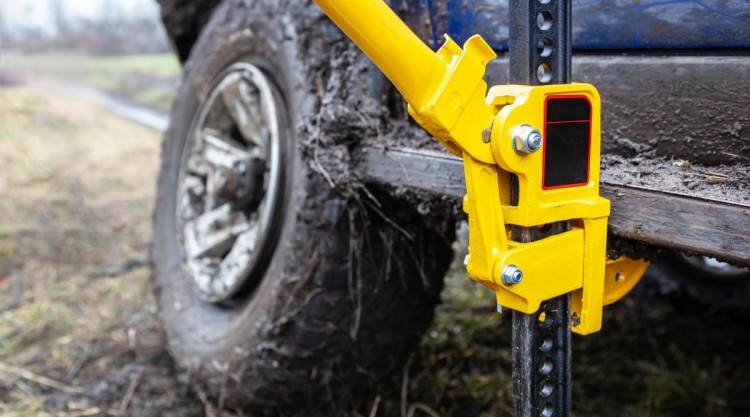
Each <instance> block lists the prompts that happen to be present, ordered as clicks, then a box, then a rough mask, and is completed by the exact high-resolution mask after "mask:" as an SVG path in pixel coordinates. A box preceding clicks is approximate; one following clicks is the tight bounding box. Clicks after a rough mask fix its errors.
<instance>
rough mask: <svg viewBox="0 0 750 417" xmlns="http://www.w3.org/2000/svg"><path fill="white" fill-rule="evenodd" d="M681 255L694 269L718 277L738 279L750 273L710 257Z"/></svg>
mask: <svg viewBox="0 0 750 417" xmlns="http://www.w3.org/2000/svg"><path fill="white" fill-rule="evenodd" d="M679 255H680V257H682V259H684V260H685V261H686V262H687V263H689V264H690V265H692V266H693V267H695V268H698V269H699V270H701V271H703V272H707V273H709V274H711V275H714V276H717V277H737V276H741V275H746V274H747V273H748V270H747V269H746V268H738V267H736V266H734V265H732V264H728V263H726V262H721V261H719V260H717V259H715V258H711V257H708V256H700V255H697V256H691V255H686V254H684V253H681V252H680V253H679Z"/></svg>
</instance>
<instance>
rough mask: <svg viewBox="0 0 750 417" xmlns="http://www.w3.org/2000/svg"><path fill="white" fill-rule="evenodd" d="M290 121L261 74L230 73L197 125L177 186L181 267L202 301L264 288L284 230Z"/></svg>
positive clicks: (235, 69)
mask: <svg viewBox="0 0 750 417" xmlns="http://www.w3.org/2000/svg"><path fill="white" fill-rule="evenodd" d="M288 120H289V119H288V117H287V114H286V108H285V106H284V103H283V100H282V99H281V94H280V93H279V91H278V89H276V88H275V86H274V84H273V83H272V82H271V81H270V80H269V78H268V77H267V76H266V75H265V74H264V72H263V71H261V70H260V69H259V68H258V67H256V66H254V65H251V64H248V63H239V64H235V65H232V66H231V67H229V68H228V69H227V70H226V71H224V72H223V73H222V74H221V75H220V76H219V77H218V81H217V82H216V83H215V84H214V85H213V87H212V88H211V90H210V92H209V94H208V96H207V98H206V99H205V100H204V101H203V103H202V104H201V105H200V107H199V109H198V112H197V116H196V118H195V119H194V121H193V124H192V127H191V130H190V133H189V136H188V139H187V142H186V144H185V149H184V151H183V157H182V160H181V164H180V173H179V179H178V186H177V208H176V211H177V212H176V215H177V216H176V219H177V235H178V236H177V237H178V240H179V242H180V245H179V247H180V249H181V251H182V268H183V270H184V271H185V273H186V274H187V275H188V276H189V277H190V279H191V280H192V286H193V289H194V291H195V292H196V294H197V295H198V296H199V297H200V298H202V299H203V300H206V301H210V302H224V301H228V300H230V299H231V298H233V297H235V296H237V295H238V293H240V292H241V290H243V289H248V288H249V287H250V286H252V285H255V284H257V281H258V280H259V279H260V277H261V276H262V274H263V272H264V269H265V267H266V266H267V262H268V258H269V257H270V254H271V252H272V250H273V247H274V246H275V243H276V236H277V234H278V229H279V228H280V223H281V212H282V210H280V208H281V204H282V201H281V200H282V198H283V195H284V188H285V181H284V177H285V175H284V170H285V167H286V157H287V155H286V153H287V152H285V147H284V146H283V144H284V143H287V142H288V138H287V135H288V131H287V125H288Z"/></svg>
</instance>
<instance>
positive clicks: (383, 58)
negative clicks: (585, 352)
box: [316, 0, 647, 417]
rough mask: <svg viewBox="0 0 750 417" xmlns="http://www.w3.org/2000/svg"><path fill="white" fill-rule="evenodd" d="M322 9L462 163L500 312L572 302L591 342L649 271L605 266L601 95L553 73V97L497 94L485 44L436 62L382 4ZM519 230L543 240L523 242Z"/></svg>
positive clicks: (479, 264)
mask: <svg viewBox="0 0 750 417" xmlns="http://www.w3.org/2000/svg"><path fill="white" fill-rule="evenodd" d="M316 2H317V3H318V5H319V6H320V7H321V8H322V9H323V11H324V12H325V13H326V14H327V15H328V16H329V17H330V18H331V19H332V20H333V21H334V22H335V23H336V24H337V25H338V26H339V27H340V28H341V29H342V30H343V31H344V32H345V33H346V34H347V35H348V36H349V37H350V38H351V39H352V40H353V41H354V42H355V43H356V44H357V45H358V46H359V47H360V48H361V49H362V50H363V51H364V52H365V53H366V54H367V55H368V56H369V57H370V58H371V59H372V60H373V61H374V62H375V64H376V65H377V66H378V67H379V68H380V69H381V70H382V71H383V73H384V74H385V75H386V76H387V77H388V78H389V79H390V80H391V81H392V82H393V84H394V85H395V86H396V88H397V89H398V90H399V91H400V92H401V94H402V95H403V96H404V98H405V99H406V101H407V102H408V104H409V113H410V114H411V115H412V116H413V117H414V119H415V120H416V121H417V122H418V123H419V124H420V125H421V126H422V127H423V128H424V129H426V130H427V131H428V132H429V133H430V134H431V135H433V136H434V137H435V138H436V139H437V140H438V141H440V143H441V144H442V145H443V146H445V148H446V149H448V150H449V151H450V152H452V153H453V154H455V155H457V156H459V157H461V158H463V163H464V172H465V176H466V196H465V197H464V200H463V207H464V211H465V212H466V214H467V215H468V221H469V256H468V257H467V260H466V267H467V270H468V273H469V275H470V276H471V278H472V279H474V280H475V281H477V282H479V283H481V284H482V285H485V286H487V287H489V288H491V289H492V290H493V291H494V292H495V294H496V297H497V303H498V306H502V307H504V308H509V309H511V310H514V311H516V312H520V313H524V314H527V315H530V314H539V313H538V311H539V310H540V305H542V303H543V302H545V301H546V300H550V299H554V298H555V297H559V296H564V295H566V294H570V297H571V298H570V300H571V301H570V317H565V318H564V320H565V321H566V322H569V325H570V327H569V328H570V329H571V330H572V331H573V332H576V333H579V334H583V335H585V334H590V333H593V332H596V331H598V330H600V329H601V323H602V309H603V306H604V305H606V304H609V303H612V302H614V301H616V300H618V299H620V298H621V297H623V296H624V295H625V294H627V293H628V292H629V291H630V290H631V289H632V288H633V287H634V286H635V284H636V283H637V282H638V280H639V279H640V277H641V276H642V275H643V273H644V271H645V269H646V267H647V264H646V263H645V262H644V261H635V260H631V259H628V258H619V259H616V260H610V261H607V259H606V253H605V252H606V239H607V218H608V216H609V209H610V205H609V201H608V200H606V199H604V198H602V197H600V196H599V160H600V150H601V147H600V114H601V112H600V100H599V94H598V93H597V90H596V89H595V88H594V87H593V86H592V85H589V84H581V83H572V84H551V83H549V82H550V81H552V79H551V76H550V74H549V73H548V72H549V71H550V70H551V68H550V66H549V65H548V64H542V65H540V66H539V69H538V71H539V73H538V80H539V81H541V83H542V84H544V83H548V84H547V85H538V86H529V85H498V86H493V87H491V88H489V90H488V89H487V85H486V83H485V82H484V80H483V75H484V72H485V66H486V65H487V63H488V62H489V61H490V60H492V59H494V58H495V57H496V54H495V52H494V51H493V50H492V49H491V48H490V47H489V45H488V44H487V43H486V42H485V41H484V39H482V38H481V37H480V36H473V37H472V38H470V39H469V40H468V41H466V43H465V44H464V46H463V48H462V47H460V46H459V45H457V44H456V43H455V42H454V41H453V40H451V39H450V38H449V37H448V36H446V37H445V43H444V44H443V46H442V47H441V48H440V49H439V50H438V51H437V52H433V51H432V50H431V49H430V48H428V47H427V46H426V45H425V44H424V43H423V42H422V41H421V40H420V39H419V38H418V37H417V36H416V35H415V34H414V33H413V32H412V31H411V30H410V29H409V28H408V27H407V26H406V25H405V24H404V23H403V22H402V21H401V20H400V19H399V18H398V16H397V15H396V14H395V13H394V12H393V11H392V10H391V9H390V8H389V7H388V5H387V4H386V3H385V2H383V1H382V0H356V1H355V0H316ZM515 2H516V4H518V3H522V5H524V4H526V5H528V4H529V2H528V1H526V2H523V1H520V0H515ZM512 3H513V1H512ZM547 3H549V2H547ZM561 3H563V5H565V4H566V3H568V2H567V1H562V2H561ZM513 7H515V6H513V5H512V6H511V9H513ZM526 7H531V9H532V10H533V5H531V6H526ZM561 7H563V6H561ZM564 7H569V5H568V6H564ZM564 12H565V11H564V10H562V11H561V12H560V13H562V14H561V15H560V16H563V19H567V20H568V25H569V19H570V18H569V13H568V15H565V14H564ZM540 13H541V12H540ZM547 17H549V16H548V15H543V16H542V20H544V19H545V18H547ZM511 18H513V15H511ZM542 23H545V22H542ZM550 23H551V22H550ZM563 23H564V22H563ZM545 24H546V23H545ZM541 26H544V25H540V27H541ZM512 27H513V25H511V28H512ZM543 54H544V51H542V56H544V55H543ZM559 54H562V55H565V54H567V55H569V52H567V53H566V52H565V51H562V52H559ZM511 59H512V55H511ZM568 60H569V56H568ZM514 228H516V229H518V228H521V229H522V230H526V231H529V230H532V231H534V233H533V234H535V235H536V236H537V237H536V238H535V239H519V238H516V235H517V234H516V233H514V232H513V230H514ZM553 228H554V229H555V230H556V232H555V233H554V234H552V233H549V232H548V229H553ZM535 318H536V319H537V320H541V321H542V322H544V321H545V320H546V319H548V318H549V317H545V315H544V314H541V315H537V316H535ZM551 343H554V340H553V341H552V342H551ZM514 345H515V344H514ZM542 346H546V345H544V343H543V344H542V345H540V349H541V348H542ZM514 349H515V348H514ZM568 356H569V353H568ZM541 365H544V364H543V363H542V364H541ZM541 365H540V370H539V372H541V371H542V368H543V366H541ZM514 373H515V370H514ZM568 374H569V371H568ZM542 376H544V374H542ZM568 379H569V375H568ZM563 382H564V381H563ZM545 389H546V386H545V385H544V384H542V385H541V388H540V390H541V393H537V395H541V396H542V397H544V395H543V394H545V392H546V391H545ZM566 389H568V390H569V388H566ZM518 395H519V394H518V393H517V394H516V396H518ZM567 395H568V396H569V391H568V394H567ZM516 400H517V401H521V399H519V398H516ZM544 401H545V400H544V399H543V398H542V400H541V403H540V404H541V405H539V404H536V405H533V407H532V408H533V409H531V408H529V409H528V410H526V409H523V408H519V407H516V414H517V415H542V416H546V417H549V415H552V414H551V413H555V412H556V414H555V415H567V414H568V413H569V405H567V406H566V405H565V404H562V405H560V406H559V407H558V406H555V407H554V408H549V409H548V408H546V406H545V404H548V403H545V402H544ZM562 402H565V401H564V400H563V401H562ZM567 402H568V403H569V400H568V401H567ZM566 407H567V411H566ZM548 412H549V413H550V414H549V415H548V414H547V413H548Z"/></svg>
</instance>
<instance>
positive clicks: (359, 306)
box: [152, 0, 451, 416]
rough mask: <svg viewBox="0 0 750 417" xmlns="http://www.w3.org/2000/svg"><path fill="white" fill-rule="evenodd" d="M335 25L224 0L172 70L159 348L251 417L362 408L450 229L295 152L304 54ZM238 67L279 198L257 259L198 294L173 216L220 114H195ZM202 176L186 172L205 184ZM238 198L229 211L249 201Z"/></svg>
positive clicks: (158, 279)
mask: <svg viewBox="0 0 750 417" xmlns="http://www.w3.org/2000/svg"><path fill="white" fill-rule="evenodd" d="M281 3H284V2H281ZM248 4H251V5H248ZM289 10H294V14H290V12H289ZM333 32H335V31H334V30H332V29H331V27H330V26H329V24H328V23H326V22H325V20H324V19H323V18H321V17H320V15H319V12H317V11H315V9H314V8H313V6H311V5H309V4H306V3H305V4H304V5H300V6H299V8H295V7H292V6H290V5H287V4H285V5H283V6H282V5H278V4H277V2H276V1H275V0H273V1H267V2H263V1H257V2H239V1H238V2H236V4H235V3H233V2H225V4H223V5H222V6H220V8H219V9H218V10H217V11H216V13H215V14H214V16H213V17H212V20H211V21H210V22H209V24H208V26H207V28H206V30H205V31H204V32H203V34H202V35H201V38H200V39H199V41H198V43H197V45H196V47H195V49H194V50H193V52H192V53H191V58H190V60H189V61H188V63H187V64H186V66H185V73H184V78H183V84H182V86H181V88H180V91H179V93H178V97H177V99H176V102H175V105H174V108H173V111H172V115H171V126H170V128H169V130H168V132H167V133H166V137H165V141H164V146H163V150H162V161H161V172H160V175H159V182H158V192H157V203H156V208H155V215H154V223H155V224H154V236H153V247H152V261H153V268H154V284H155V293H156V296H157V302H158V306H159V318H160V320H161V322H162V326H163V329H164V332H165V335H166V339H167V342H168V347H169V350H170V352H171V353H172V355H173V357H174V359H175V361H176V362H177V364H178V365H179V367H180V368H182V369H184V370H186V371H187V372H188V373H189V374H190V375H191V377H192V380H193V381H194V382H195V383H196V384H197V385H198V388H199V389H200V390H202V391H203V392H206V393H208V395H209V397H210V398H212V399H213V401H215V403H218V404H221V405H223V406H224V407H227V408H241V409H244V410H246V411H249V412H250V413H252V415H274V416H277V415H285V416H288V415H306V416H312V415H337V414H339V413H340V412H341V411H342V410H347V409H351V408H354V407H358V406H360V405H361V404H363V402H366V401H367V393H368V392H371V389H372V388H373V387H374V386H376V385H377V384H378V383H382V382H383V381H387V380H388V377H389V376H391V375H393V373H394V372H396V371H400V370H401V369H402V366H403V363H404V361H405V359H406V357H407V355H408V354H409V352H410V350H411V349H412V348H413V347H414V346H415V345H416V343H417V342H418V340H419V337H420V336H421V333H422V331H423V330H424V329H425V327H426V326H427V325H428V324H429V322H430V321H431V319H432V316H433V309H434V306H435V304H436V303H437V302H438V299H439V293H440V290H441V288H442V277H443V275H444V272H445V270H446V269H447V267H448V265H449V262H450V259H451V250H450V239H451V237H450V236H445V233H438V232H436V231H433V229H432V228H431V227H429V226H428V225H426V224H425V222H424V219H423V217H422V216H420V215H419V213H417V212H416V211H415V210H414V209H413V208H411V207H410V206H409V205H406V204H405V203H402V202H400V201H398V200H395V199H392V198H390V197H389V196H388V195H387V194H385V193H378V191H377V190H373V191H371V192H370V193H368V201H369V203H367V204H363V203H362V202H356V200H357V194H356V193H354V194H352V193H351V192H347V193H345V195H347V196H348V197H346V198H345V197H342V193H341V190H340V189H338V188H332V187H331V186H330V185H329V184H330V181H329V179H328V180H327V179H326V178H325V177H324V176H323V175H321V173H319V172H318V171H316V170H315V169H313V168H311V167H314V165H315V164H313V162H312V161H308V159H309V158H308V157H306V156H305V155H303V154H309V152H303V151H302V150H301V148H300V143H302V142H304V141H305V139H306V137H305V135H309V134H310V133H309V132H310V131H311V129H309V125H310V123H312V121H313V120H314V118H315V116H316V115H317V114H318V112H319V109H320V106H321V105H320V103H319V100H317V98H316V95H315V93H314V92H315V82H314V81H315V77H316V74H317V76H320V74H321V73H324V74H325V71H321V69H320V68H321V64H320V62H317V63H316V62H311V61H309V60H308V59H307V58H305V56H306V55H305V53H306V51H305V49H306V48H311V45H313V44H315V43H316V42H318V43H319V42H321V41H320V39H321V37H325V36H327V35H326V33H333ZM336 36H340V35H336ZM238 65H239V66H240V67H241V68H245V69H248V68H250V69H252V68H255V69H257V70H258V71H260V73H262V76H263V78H264V79H266V80H268V84H269V87H268V88H269V91H273V94H272V95H273V96H274V97H275V100H276V104H277V105H278V106H279V109H278V110H279V117H278V118H277V119H276V120H277V121H279V123H280V125H285V126H282V128H283V129H281V128H280V129H281V133H280V134H279V135H278V136H279V137H278V142H279V144H278V146H279V149H281V151H282V152H284V158H282V161H283V163H282V164H281V168H279V172H278V175H279V177H280V178H281V179H280V180H278V183H279V184H281V186H279V187H277V188H278V189H277V190H276V191H273V190H270V189H269V190H266V198H268V197H267V196H268V195H269V193H271V192H276V193H277V197H278V199H277V201H276V202H275V203H274V204H275V206H274V207H275V209H274V210H271V214H269V215H270V216H273V219H274V222H275V223H274V222H272V223H274V224H276V226H274V227H269V228H268V230H269V231H268V232H267V233H266V235H267V236H266V238H265V239H264V241H263V242H262V244H259V246H262V247H261V248H260V249H259V248H258V247H255V248H254V249H253V250H258V251H260V253H261V254H262V256H258V257H256V258H257V259H255V261H253V262H254V263H253V265H252V268H246V269H245V271H246V272H247V271H249V272H247V274H244V275H243V277H244V278H243V280H244V281H243V283H242V285H234V286H233V287H232V291H228V292H224V293H221V292H220V293H219V295H216V294H214V296H213V297H212V296H211V294H209V296H207V294H206V293H201V291H200V289H199V288H197V287H196V282H197V281H196V279H195V276H193V275H191V274H192V273H193V272H192V271H194V269H191V267H190V265H188V266H186V262H187V260H186V259H187V258H188V257H189V256H192V255H189V254H191V253H193V252H191V250H189V249H190V248H189V247H188V249H187V250H186V249H185V247H186V244H185V238H184V236H183V235H184V233H183V231H182V230H183V228H185V227H186V226H185V224H187V223H186V220H185V219H183V218H180V216H178V212H179V210H180V207H181V204H182V203H180V201H182V200H180V199H181V198H182V197H184V196H181V194H180V193H181V192H182V191H180V190H183V188H184V187H183V186H182V185H181V184H182V182H181V181H183V180H184V178H185V176H186V175H187V174H185V170H186V169H188V168H186V162H185V161H186V160H187V159H190V158H189V157H186V156H185V155H186V154H188V153H189V152H192V151H191V149H193V148H194V146H195V145H194V143H193V142H194V141H196V140H198V139H196V137H199V136H197V135H196V129H197V128H196V124H199V122H200V123H204V121H201V120H209V119H210V120H217V117H218V116H212V115H209V116H207V117H203V118H202V116H201V112H202V111H203V110H201V109H202V108H204V107H205V104H206V103H207V102H209V101H210V96H211V94H212V91H215V90H216V88H217V87H216V86H217V85H219V84H221V78H222V77H226V74H228V72H227V71H230V72H231V71H232V68H237V66H238ZM243 65H244V67H243ZM248 71H250V70H248ZM252 71H255V70H252ZM252 71H251V72H252ZM246 72H247V71H246ZM326 76H335V74H330V73H327V75H326ZM211 111H213V110H211ZM203 113H206V112H205V111H203ZM285 118H286V119H287V120H285ZM205 123H208V122H205ZM212 123H218V124H217V125H216V126H223V125H225V124H226V123H224V124H222V123H223V122H221V123H220V122H212ZM230 130H231V131H234V132H235V133H236V131H239V130H242V129H241V127H237V126H236V129H234V130H232V129H230ZM284 132H286V133H284ZM230 133H231V132H229V133H227V134H230ZM219 136H220V135H219ZM238 141H241V140H240V139H238ZM229 142H232V143H235V142H233V141H229ZM225 145H226V144H225ZM222 146H223V145H222ZM247 146H248V147H251V148H252V146H250V145H247ZM245 150H247V149H245ZM320 152H325V150H322V149H321V150H320ZM188 156H189V155H188ZM268 164H272V163H271V162H268ZM191 175H192V174H191ZM196 175H197V174H196ZM201 175H203V174H201ZM211 175H213V174H210V175H208V177H206V178H208V179H206V178H203V177H200V176H198V178H203V179H205V181H206V182H207V183H208V181H209V180H210V178H212V177H211ZM260 178H261V180H260V181H261V182H263V179H262V178H264V177H260ZM266 182H268V181H266ZM181 187H183V188H181ZM214 188H216V187H214ZM349 191H351V190H349ZM193 197H195V196H194V195H193ZM374 200H377V204H375V203H372V201H374ZM264 201H265V200H264ZM259 204H260V205H261V206H262V205H263V204H269V203H267V202H265V203H259ZM230 205H231V204H230ZM250 206H252V207H255V208H254V209H248V208H247V207H249V206H248V205H235V206H233V207H234V208H233V209H232V210H235V211H237V210H246V211H251V210H260V209H259V208H258V204H255V205H252V204H251V205H250ZM370 206H373V207H378V208H377V209H375V210H373V209H369V208H367V207H370ZM237 207H240V208H239V209H238V208H237ZM180 213H181V212H180ZM385 213H387V216H388V217H387V219H386V217H385ZM235 214H237V213H235ZM245 214H247V213H245ZM238 215H242V213H239V214H238ZM247 216H250V215H249V214H247ZM188 217H189V216H188ZM188 223H189V222H188ZM191 224H192V223H191ZM394 224H397V225H399V227H398V228H396V227H393V225H394ZM238 240H239V239H236V240H235V242H236V241H238ZM210 249H211V250H210V251H209V250H207V251H204V252H206V253H208V252H211V251H213V252H211V253H213V255H212V256H215V257H216V256H218V257H219V258H221V256H228V255H226V248H224V255H222V254H221V253H219V255H216V253H217V252H216V251H215V249H216V247H215V246H214V247H211V248H210ZM198 252H200V251H198ZM198 252H195V253H198ZM230 252H231V251H230ZM201 253H203V252H201ZM219 260H221V259H219ZM203 261H205V259H204V260H203ZM206 262H207V261H206ZM188 263H189V262H188ZM204 263H205V262H204ZM214 271H215V269H214ZM204 278H205V277H204ZM208 278H210V277H208ZM208 278H207V279H208ZM232 282H234V281H232ZM198 283H199V284H200V282H198ZM222 294H223V295H222ZM207 300H208V301H207ZM365 406H366V405H365Z"/></svg>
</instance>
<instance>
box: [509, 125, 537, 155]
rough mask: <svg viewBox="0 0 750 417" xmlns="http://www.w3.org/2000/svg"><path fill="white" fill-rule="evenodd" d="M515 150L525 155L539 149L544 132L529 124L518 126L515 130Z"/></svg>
mask: <svg viewBox="0 0 750 417" xmlns="http://www.w3.org/2000/svg"><path fill="white" fill-rule="evenodd" d="M512 142H513V150H514V151H516V153H517V154H519V155H521V156H523V155H528V154H530V153H534V152H536V151H538V150H539V149H540V148H541V147H542V134H541V133H539V131H538V130H536V129H534V128H533V127H531V126H529V125H521V126H518V127H517V128H516V130H515V132H513V141H512Z"/></svg>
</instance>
